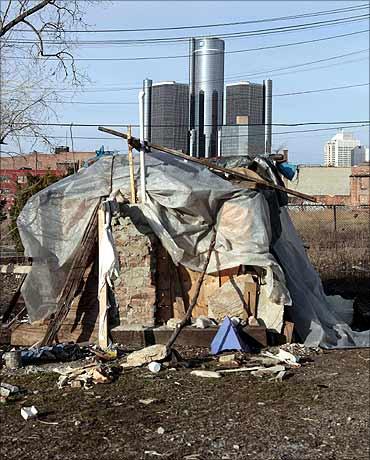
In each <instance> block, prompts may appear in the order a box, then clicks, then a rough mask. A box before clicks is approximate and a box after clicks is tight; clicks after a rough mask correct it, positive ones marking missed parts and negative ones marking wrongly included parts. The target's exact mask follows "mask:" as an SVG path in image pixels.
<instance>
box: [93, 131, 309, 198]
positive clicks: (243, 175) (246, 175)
mask: <svg viewBox="0 0 370 460" xmlns="http://www.w3.org/2000/svg"><path fill="white" fill-rule="evenodd" d="M98 130H99V131H102V132H104V133H107V134H111V135H112V136H117V137H122V138H123V139H126V140H127V139H128V135H127V134H125V133H120V132H119V131H115V130H114V129H109V128H104V127H103V126H99V128H98ZM130 139H131V141H130V144H131V145H132V146H133V147H134V148H135V149H137V150H140V140H139V139H137V138H136V137H131V138H130ZM147 146H148V147H151V148H153V149H155V150H160V151H161V152H164V153H168V154H170V155H173V156H175V157H178V158H182V159H183V160H186V161H190V162H193V163H198V164H201V165H203V166H207V167H208V168H209V169H212V170H214V171H219V172H222V173H224V174H228V175H230V176H234V177H238V178H239V179H243V180H247V181H252V182H254V183H256V184H258V185H262V186H264V187H268V188H273V189H275V190H280V191H281V192H285V193H288V194H289V195H293V196H297V197H299V198H303V199H304V200H308V201H313V202H316V198H314V197H312V196H310V195H306V194H305V193H301V192H297V191H296V190H292V189H289V188H287V187H283V186H282V185H277V184H272V183H271V182H268V181H266V180H264V179H262V177H260V176H258V175H257V174H256V173H255V172H254V171H248V169H245V171H244V172H240V171H235V170H233V169H229V168H223V167H222V166H218V165H216V164H214V163H212V162H211V161H209V160H205V159H200V158H195V157H191V156H190V155H185V154H184V153H182V152H179V151H178V150H174V149H170V148H168V147H164V146H163V145H158V144H154V143H152V142H148V143H147Z"/></svg>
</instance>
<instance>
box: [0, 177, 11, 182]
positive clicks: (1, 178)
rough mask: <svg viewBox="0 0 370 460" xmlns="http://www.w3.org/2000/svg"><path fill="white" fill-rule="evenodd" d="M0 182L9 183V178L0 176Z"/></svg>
mask: <svg viewBox="0 0 370 460" xmlns="http://www.w3.org/2000/svg"><path fill="white" fill-rule="evenodd" d="M0 182H10V178H9V176H0Z"/></svg>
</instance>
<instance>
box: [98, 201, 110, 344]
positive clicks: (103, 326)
mask: <svg viewBox="0 0 370 460" xmlns="http://www.w3.org/2000/svg"><path fill="white" fill-rule="evenodd" d="M104 227H105V209H104V204H102V205H101V206H100V208H99V210H98V242H99V243H98V244H99V248H98V254H99V283H98V286H99V346H100V347H101V348H103V349H104V348H107V347H108V318H107V293H108V292H107V282H106V280H104V284H103V285H102V286H101V284H100V282H101V280H100V276H101V264H102V240H103V236H104V232H105V229H104Z"/></svg>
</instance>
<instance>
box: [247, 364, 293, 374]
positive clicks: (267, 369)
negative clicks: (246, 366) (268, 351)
mask: <svg viewBox="0 0 370 460" xmlns="http://www.w3.org/2000/svg"><path fill="white" fill-rule="evenodd" d="M280 372H285V366H282V365H281V364H278V365H276V366H272V367H263V368H260V369H256V370H253V371H252V372H251V374H252V375H253V376H254V377H266V376H271V375H274V374H279V373H280Z"/></svg>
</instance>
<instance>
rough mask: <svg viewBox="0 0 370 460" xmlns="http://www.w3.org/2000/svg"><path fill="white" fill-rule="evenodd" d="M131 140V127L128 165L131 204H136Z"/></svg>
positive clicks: (128, 134) (128, 137) (129, 130)
mask: <svg viewBox="0 0 370 460" xmlns="http://www.w3.org/2000/svg"><path fill="white" fill-rule="evenodd" d="M130 139H131V125H130V126H129V127H128V129H127V142H128V164H129V168H130V188H131V203H136V194H135V177H134V159H133V156H132V145H131V144H130Z"/></svg>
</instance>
